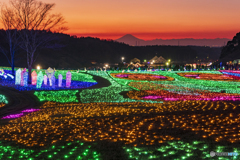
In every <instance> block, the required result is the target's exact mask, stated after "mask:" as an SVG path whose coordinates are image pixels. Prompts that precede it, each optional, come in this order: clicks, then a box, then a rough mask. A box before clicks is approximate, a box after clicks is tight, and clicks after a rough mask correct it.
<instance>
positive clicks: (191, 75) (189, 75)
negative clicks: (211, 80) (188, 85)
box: [185, 74, 198, 77]
mask: <svg viewBox="0 0 240 160" xmlns="http://www.w3.org/2000/svg"><path fill="white" fill-rule="evenodd" d="M197 76H198V75H197V74H186V75H185V77H197Z"/></svg>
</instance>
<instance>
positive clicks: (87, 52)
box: [0, 30, 221, 69]
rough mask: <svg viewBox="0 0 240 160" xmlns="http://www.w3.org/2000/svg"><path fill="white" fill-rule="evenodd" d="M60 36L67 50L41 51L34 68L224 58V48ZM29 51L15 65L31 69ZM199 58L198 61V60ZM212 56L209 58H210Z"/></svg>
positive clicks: (0, 56)
mask: <svg viewBox="0 0 240 160" xmlns="http://www.w3.org/2000/svg"><path fill="white" fill-rule="evenodd" d="M0 32H1V33H0V35H1V37H0V43H1V44H4V45H6V46H7V43H5V42H4V39H5V38H4V35H5V34H3V33H2V32H4V31H3V30H2V31H0ZM51 34H55V35H56V34H57V35H58V37H59V39H58V44H60V45H62V46H63V47H61V48H58V49H46V48H45V49H39V50H37V51H36V53H38V57H37V60H36V62H35V63H34V65H33V68H35V67H36V66H37V65H40V66H42V68H47V67H54V68H59V69H61V68H73V69H77V68H82V67H89V66H91V65H92V64H91V62H92V61H95V62H97V63H98V64H100V63H109V64H114V63H119V62H121V57H125V60H124V61H126V62H127V63H129V62H130V60H131V59H133V58H138V59H140V60H141V61H143V60H144V59H146V60H150V59H151V58H153V57H154V56H163V57H164V58H165V59H171V60H172V61H179V62H184V63H192V62H194V61H196V60H201V61H204V60H217V59H218V58H219V56H220V52H221V48H218V47H214V48H213V47H212V48H211V47H200V46H129V45H126V44H123V43H119V42H115V41H106V40H100V39H98V38H91V37H86V38H83V37H81V38H76V37H74V36H69V35H66V34H60V33H51ZM25 57H26V54H25V51H23V50H21V49H19V50H18V53H17V54H16V58H15V66H17V67H27V65H26V64H27V62H26V58H25ZM196 57H197V58H196ZM207 57H208V59H207ZM0 66H9V64H8V62H7V60H6V58H5V57H4V55H3V54H1V53H0Z"/></svg>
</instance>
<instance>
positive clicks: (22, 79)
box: [20, 68, 27, 86]
mask: <svg viewBox="0 0 240 160" xmlns="http://www.w3.org/2000/svg"><path fill="white" fill-rule="evenodd" d="M26 71H27V69H26V68H24V70H23V71H22V72H21V82H20V84H21V86H24V73H25V72H26Z"/></svg>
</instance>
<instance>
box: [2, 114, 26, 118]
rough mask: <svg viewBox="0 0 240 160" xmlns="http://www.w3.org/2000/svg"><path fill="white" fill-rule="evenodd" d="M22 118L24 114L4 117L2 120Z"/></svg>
mask: <svg viewBox="0 0 240 160" xmlns="http://www.w3.org/2000/svg"><path fill="white" fill-rule="evenodd" d="M21 116H23V113H19V114H11V115H8V116H5V117H3V118H2V119H11V118H19V117H21Z"/></svg>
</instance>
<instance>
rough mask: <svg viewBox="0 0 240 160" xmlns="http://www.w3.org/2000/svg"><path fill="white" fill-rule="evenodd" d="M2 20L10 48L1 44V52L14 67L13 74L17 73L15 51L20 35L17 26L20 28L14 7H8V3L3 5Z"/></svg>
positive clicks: (0, 18) (0, 17)
mask: <svg viewBox="0 0 240 160" xmlns="http://www.w3.org/2000/svg"><path fill="white" fill-rule="evenodd" d="M0 20H1V23H2V24H3V27H4V29H5V32H4V33H6V34H5V35H3V37H5V38H6V42H7V43H8V46H9V48H8V49H6V48H5V47H4V46H3V45H2V46H0V52H2V53H3V54H4V55H5V56H6V57H7V60H8V63H9V64H10V65H11V67H12V75H15V72H14V67H15V53H16V50H17V46H18V36H17V29H16V28H18V21H17V18H16V16H15V14H14V13H13V11H12V9H11V8H9V7H7V6H6V5H2V6H1V12H0Z"/></svg>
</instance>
